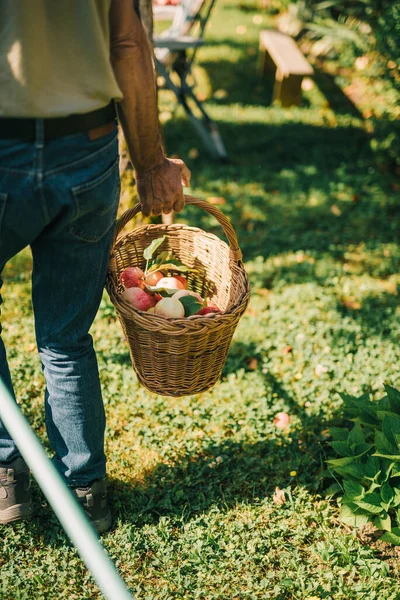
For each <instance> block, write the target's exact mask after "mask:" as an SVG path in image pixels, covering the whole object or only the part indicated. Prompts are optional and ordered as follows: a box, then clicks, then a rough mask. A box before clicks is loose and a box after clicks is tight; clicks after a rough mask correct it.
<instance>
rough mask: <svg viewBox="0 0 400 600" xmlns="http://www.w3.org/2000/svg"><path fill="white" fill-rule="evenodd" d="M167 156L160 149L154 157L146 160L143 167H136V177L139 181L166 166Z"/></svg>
mask: <svg viewBox="0 0 400 600" xmlns="http://www.w3.org/2000/svg"><path fill="white" fill-rule="evenodd" d="M165 160H166V156H165V153H164V150H163V148H162V147H160V148H158V149H157V151H156V152H155V153H154V155H153V156H152V157H151V158H150V159H148V160H146V162H145V163H144V164H143V165H140V166H139V165H135V173H136V177H137V178H138V179H139V178H141V177H145V176H146V175H150V174H151V173H152V172H153V171H155V170H156V169H159V168H160V167H162V166H163V165H164V164H165Z"/></svg>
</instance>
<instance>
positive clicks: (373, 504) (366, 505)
mask: <svg viewBox="0 0 400 600" xmlns="http://www.w3.org/2000/svg"><path fill="white" fill-rule="evenodd" d="M354 504H356V505H357V506H358V507H359V508H362V509H363V510H365V511H367V512H369V513H372V514H374V515H379V514H380V513H381V512H382V511H383V507H382V504H381V497H380V494H377V493H376V492H372V494H365V496H364V498H362V499H361V500H354Z"/></svg>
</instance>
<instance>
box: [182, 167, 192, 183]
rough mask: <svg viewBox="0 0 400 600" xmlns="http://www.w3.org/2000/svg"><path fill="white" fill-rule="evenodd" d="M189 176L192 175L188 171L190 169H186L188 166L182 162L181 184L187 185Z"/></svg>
mask: <svg viewBox="0 0 400 600" xmlns="http://www.w3.org/2000/svg"><path fill="white" fill-rule="evenodd" d="M191 176H192V174H191V172H190V169H188V167H187V166H186V165H185V163H183V164H182V185H184V186H185V187H189V186H190V179H191Z"/></svg>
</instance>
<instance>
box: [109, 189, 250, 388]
mask: <svg viewBox="0 0 400 600" xmlns="http://www.w3.org/2000/svg"><path fill="white" fill-rule="evenodd" d="M185 201H186V204H192V205H196V206H198V207H199V208H202V209H203V210H205V211H207V212H208V213H210V214H211V215H213V216H214V217H215V218H216V219H217V220H218V221H219V223H220V224H221V226H222V228H223V230H224V232H225V234H226V236H227V238H228V241H229V246H228V245H227V244H226V243H225V242H224V241H222V240H220V239H219V238H218V237H217V236H215V235H213V234H210V233H206V232H205V231H202V230H201V229H198V228H197V227H190V226H188V225H182V224H175V225H143V226H141V227H138V228H137V229H135V230H134V231H132V232H130V233H127V234H126V235H123V236H121V237H120V238H118V234H119V233H120V232H121V230H122V229H123V228H124V227H125V225H126V224H127V223H128V222H129V221H130V220H131V219H133V218H134V217H135V216H136V215H137V214H138V212H139V211H140V204H137V205H136V206H135V207H134V208H132V209H130V210H127V211H126V212H125V213H124V214H123V215H122V217H121V218H120V219H119V220H118V221H117V226H116V233H115V241H114V245H113V249H112V251H111V257H110V264H109V270H108V275H107V282H106V289H107V291H108V294H109V296H110V299H111V302H112V303H113V305H114V307H115V309H116V312H117V315H118V318H119V320H120V322H121V325H122V329H123V331H124V333H125V337H126V339H127V341H128V344H129V349H130V355H131V360H132V365H133V367H134V369H135V371H136V373H137V376H138V378H139V381H140V382H141V383H142V384H143V385H144V386H145V387H146V388H147V389H149V390H150V391H152V392H155V393H157V394H162V395H165V396H184V395H188V394H194V393H199V392H204V391H206V390H208V389H209V388H211V387H212V386H213V385H214V384H215V383H216V381H217V380H218V377H219V375H220V373H221V369H222V367H223V365H224V363H225V361H226V357H227V354H228V350H229V346H230V343H231V340H232V336H233V333H234V331H235V329H236V326H237V324H238V321H239V319H240V317H241V316H242V314H243V313H244V311H245V309H246V306H247V304H248V301H249V297H250V287H249V281H248V277H247V274H246V272H245V270H244V267H243V264H242V253H241V251H240V248H239V245H238V241H237V237H236V233H235V231H234V229H233V227H232V225H231V224H230V223H229V221H228V220H227V218H226V217H225V216H224V215H223V214H222V212H221V211H220V210H219V209H218V208H216V207H214V206H212V205H211V204H209V203H208V202H205V201H203V200H199V199H197V198H193V197H192V196H185ZM164 234H165V235H166V236H167V238H166V239H165V241H164V242H163V244H162V246H160V248H159V249H158V252H162V251H163V250H170V251H171V252H172V253H173V254H174V255H175V256H176V257H177V258H178V259H179V260H180V261H181V262H182V263H183V264H184V265H186V266H187V267H190V268H191V269H195V271H194V272H189V274H188V276H187V279H188V282H189V289H192V290H195V291H197V292H199V293H200V294H201V296H202V297H204V298H207V299H209V300H211V301H213V302H215V304H217V306H218V307H219V308H220V309H221V311H222V313H221V314H219V313H217V314H212V315H211V316H205V315H193V316H191V317H185V318H182V319H167V318H165V317H160V316H158V315H155V314H148V313H146V312H142V311H140V310H136V309H134V308H133V307H132V306H131V305H130V304H128V303H127V302H126V301H125V300H124V299H123V298H122V296H121V292H123V289H124V288H123V286H122V284H121V281H120V274H121V273H122V271H123V270H124V269H126V268H127V267H135V266H137V267H140V268H141V269H143V270H144V268H145V265H146V261H145V259H144V258H143V252H144V250H145V248H146V247H147V246H148V245H149V244H150V243H151V242H152V241H153V240H154V239H156V238H159V237H161V236H163V235H164Z"/></svg>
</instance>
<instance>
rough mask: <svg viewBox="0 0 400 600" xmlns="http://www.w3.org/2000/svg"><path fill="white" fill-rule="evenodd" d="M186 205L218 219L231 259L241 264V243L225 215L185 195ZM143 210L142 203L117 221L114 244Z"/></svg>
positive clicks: (203, 201)
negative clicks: (196, 207) (123, 230)
mask: <svg viewBox="0 0 400 600" xmlns="http://www.w3.org/2000/svg"><path fill="white" fill-rule="evenodd" d="M184 198H185V204H191V205H192V206H198V207H199V208H202V209H203V210H205V211H206V212H208V213H209V214H210V215H212V216H213V217H215V218H216V220H217V221H218V223H219V224H220V225H221V227H222V229H223V230H224V233H225V235H226V237H227V238H228V241H229V249H230V258H231V260H233V261H234V262H237V263H238V262H240V261H241V260H242V258H243V255H242V251H241V250H240V248H239V242H238V239H237V235H236V233H235V230H234V228H233V226H232V224H231V223H230V221H229V220H228V219H227V218H226V217H225V215H224V214H223V213H222V212H221V211H220V210H219V208H216V207H215V206H213V205H212V204H210V203H209V202H206V201H205V200H200V198H195V197H194V196H188V195H184ZM141 210H142V205H141V204H140V203H137V204H135V206H134V207H133V208H129V209H128V210H126V211H125V212H124V213H123V215H121V217H120V218H119V219H118V220H117V224H116V228H115V235H114V244H115V242H116V240H117V237H118V235H119V234H120V233H121V231H122V229H123V228H124V227H125V225H127V223H129V221H130V220H131V219H133V218H134V217H136V215H137V214H138V213H139V212H140V211H141ZM114 244H113V245H114Z"/></svg>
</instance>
